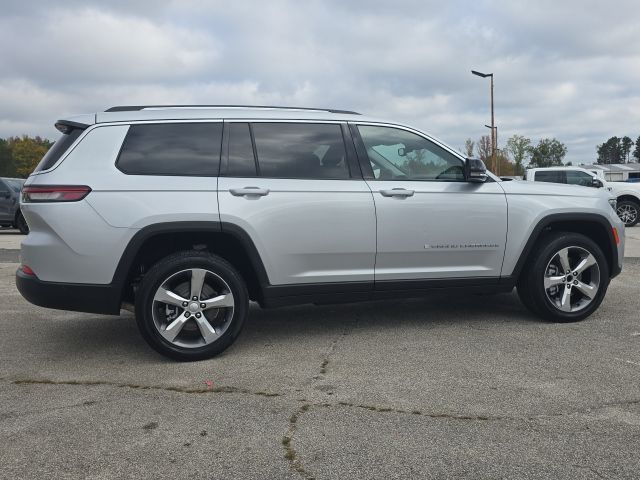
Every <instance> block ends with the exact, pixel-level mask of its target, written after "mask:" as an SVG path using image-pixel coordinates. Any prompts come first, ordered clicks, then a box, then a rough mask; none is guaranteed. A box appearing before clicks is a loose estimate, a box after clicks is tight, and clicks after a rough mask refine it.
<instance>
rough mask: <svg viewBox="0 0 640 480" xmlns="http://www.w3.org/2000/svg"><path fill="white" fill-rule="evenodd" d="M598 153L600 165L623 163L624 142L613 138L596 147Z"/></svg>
mask: <svg viewBox="0 0 640 480" xmlns="http://www.w3.org/2000/svg"><path fill="white" fill-rule="evenodd" d="M596 151H597V152H598V163H602V164H611V163H623V162H624V160H623V154H622V142H621V139H620V138H618V137H611V138H610V139H609V140H607V141H606V142H604V143H603V144H601V145H598V146H597V147H596Z"/></svg>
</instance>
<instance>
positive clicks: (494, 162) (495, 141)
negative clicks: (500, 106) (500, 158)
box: [471, 70, 499, 175]
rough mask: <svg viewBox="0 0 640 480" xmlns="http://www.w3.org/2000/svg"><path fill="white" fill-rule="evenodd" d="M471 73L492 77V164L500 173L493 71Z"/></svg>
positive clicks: (496, 171)
mask: <svg viewBox="0 0 640 480" xmlns="http://www.w3.org/2000/svg"><path fill="white" fill-rule="evenodd" d="M471 73H473V74H474V75H477V76H478V77H482V78H487V77H491V165H492V166H493V171H494V173H495V174H496V175H498V174H499V172H498V170H499V168H498V165H497V163H498V162H497V158H496V149H497V148H498V135H497V133H498V132H497V131H496V124H495V117H494V112H493V73H482V72H478V71H477V70H471Z"/></svg>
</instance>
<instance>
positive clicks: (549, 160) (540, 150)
mask: <svg viewBox="0 0 640 480" xmlns="http://www.w3.org/2000/svg"><path fill="white" fill-rule="evenodd" d="M566 154H567V147H566V146H565V145H564V143H562V142H559V141H558V140H556V139H555V138H543V139H541V140H540V141H539V142H538V144H537V145H536V146H535V147H529V155H530V157H531V160H530V161H529V166H530V167H534V168H535V167H555V166H558V165H562V159H563V158H564V156H565V155H566Z"/></svg>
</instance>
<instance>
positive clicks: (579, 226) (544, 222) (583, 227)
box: [511, 213, 620, 281]
mask: <svg viewBox="0 0 640 480" xmlns="http://www.w3.org/2000/svg"><path fill="white" fill-rule="evenodd" d="M612 228H613V227H612V225H611V223H610V222H609V220H607V218H606V217H604V216H602V215H599V214H597V213H556V214H551V215H548V216H546V217H544V218H542V219H541V220H540V221H539V222H538V223H537V224H536V226H535V227H534V228H533V231H532V232H531V235H530V236H529V239H528V240H527V243H526V244H525V246H524V248H523V249H522V252H520V256H519V257H518V261H517V263H516V266H515V267H514V269H513V273H512V274H511V278H513V279H514V280H515V281H517V280H518V278H519V277H520V274H521V273H522V269H523V268H524V266H525V265H526V264H527V262H528V261H529V259H530V255H531V253H532V251H533V247H534V246H535V245H536V244H537V243H538V242H539V241H540V240H541V239H542V238H544V236H545V235H546V234H547V233H548V232H574V233H581V234H583V235H585V236H586V237H589V238H590V239H591V240H593V241H594V242H596V244H598V246H599V247H600V248H601V249H602V253H604V256H605V258H606V260H607V265H608V267H609V276H610V277H614V276H615V275H617V273H619V270H620V269H619V267H618V263H617V258H618V257H617V255H618V250H617V245H616V241H615V239H614V236H613V230H612Z"/></svg>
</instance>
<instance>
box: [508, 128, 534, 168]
mask: <svg viewBox="0 0 640 480" xmlns="http://www.w3.org/2000/svg"><path fill="white" fill-rule="evenodd" d="M530 146H531V140H529V139H528V138H526V137H523V136H522V135H513V136H512V137H511V138H509V140H507V151H508V152H509V153H510V154H511V156H512V157H513V161H514V163H515V167H514V169H515V173H514V175H523V174H524V167H523V165H524V163H525V160H527V158H529V154H530V150H529V147H530Z"/></svg>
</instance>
